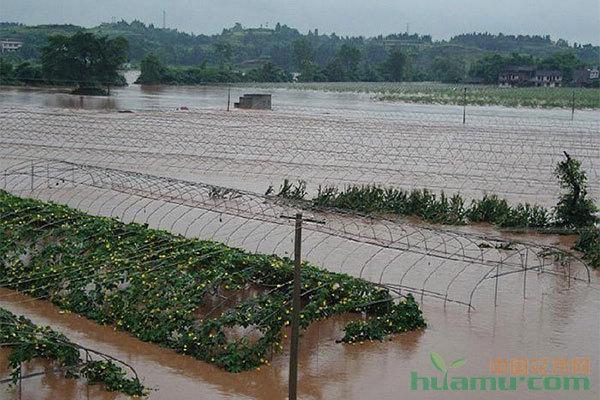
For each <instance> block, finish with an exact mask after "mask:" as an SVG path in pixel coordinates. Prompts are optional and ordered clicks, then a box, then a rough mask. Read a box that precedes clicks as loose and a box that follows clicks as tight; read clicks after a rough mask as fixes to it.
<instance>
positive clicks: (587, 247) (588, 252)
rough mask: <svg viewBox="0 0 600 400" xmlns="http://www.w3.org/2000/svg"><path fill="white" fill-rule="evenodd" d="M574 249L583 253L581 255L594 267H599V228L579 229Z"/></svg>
mask: <svg viewBox="0 0 600 400" xmlns="http://www.w3.org/2000/svg"><path fill="white" fill-rule="evenodd" d="M575 249H576V250H579V251H581V252H582V253H583V257H584V259H585V260H587V261H588V262H589V263H590V265H591V266H592V267H594V268H600V228H598V227H588V228H584V229H583V230H581V232H580V233H579V239H578V240H577V243H576V244H575Z"/></svg>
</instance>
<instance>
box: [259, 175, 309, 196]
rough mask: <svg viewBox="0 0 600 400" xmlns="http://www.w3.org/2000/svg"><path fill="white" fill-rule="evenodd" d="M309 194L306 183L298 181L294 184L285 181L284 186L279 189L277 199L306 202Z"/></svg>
mask: <svg viewBox="0 0 600 400" xmlns="http://www.w3.org/2000/svg"><path fill="white" fill-rule="evenodd" d="M267 193H269V190H267ZM307 194H308V193H307V191H306V182H305V181H298V182H297V183H296V184H292V183H290V181H289V180H288V179H284V181H283V184H282V185H281V187H280V188H279V193H277V197H282V198H285V199H293V200H304V198H305V197H306V195H307Z"/></svg>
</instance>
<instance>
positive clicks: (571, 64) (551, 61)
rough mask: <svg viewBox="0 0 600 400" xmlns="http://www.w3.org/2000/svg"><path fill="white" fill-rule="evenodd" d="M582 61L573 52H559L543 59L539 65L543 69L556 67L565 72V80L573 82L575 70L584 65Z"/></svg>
mask: <svg viewBox="0 0 600 400" xmlns="http://www.w3.org/2000/svg"><path fill="white" fill-rule="evenodd" d="M584 66H585V64H584V63H582V62H581V61H580V60H579V59H578V58H577V57H576V56H575V54H573V53H572V52H558V53H554V54H553V55H552V56H550V57H547V58H545V59H543V60H542V61H541V62H540V63H539V67H540V68H543V69H555V70H559V71H561V72H562V73H563V81H565V82H571V81H572V80H573V70H575V69H577V68H582V67H584Z"/></svg>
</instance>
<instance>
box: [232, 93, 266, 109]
mask: <svg viewBox="0 0 600 400" xmlns="http://www.w3.org/2000/svg"><path fill="white" fill-rule="evenodd" d="M233 106H234V107H235V108H241V109H245V110H270V109H271V95H270V94H245V95H243V96H242V97H240V101H239V102H237V103H233Z"/></svg>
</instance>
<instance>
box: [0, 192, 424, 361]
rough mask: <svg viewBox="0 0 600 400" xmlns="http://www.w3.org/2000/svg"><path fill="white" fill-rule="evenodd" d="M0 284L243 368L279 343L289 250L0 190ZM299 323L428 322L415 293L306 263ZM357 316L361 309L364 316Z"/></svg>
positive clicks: (373, 329) (400, 328)
mask: <svg viewBox="0 0 600 400" xmlns="http://www.w3.org/2000/svg"><path fill="white" fill-rule="evenodd" d="M0 276H1V277H2V278H1V281H0V284H1V285H3V286H5V287H10V288H12V289H15V290H18V291H20V292H22V293H26V294H29V295H30V296H33V297H37V298H47V299H50V300H51V301H52V302H54V303H55V304H57V305H58V306H59V307H61V308H63V309H65V310H71V311H73V312H76V313H78V314H80V315H83V316H85V317H87V318H89V319H92V320H94V321H97V322H100V323H102V324H113V325H115V326H116V328H118V329H121V330H124V331H127V332H130V333H131V334H133V335H135V336H136V337H138V338H140V339H141V340H144V341H149V342H155V343H159V344H161V345H164V346H167V347H170V348H173V349H175V350H177V351H179V352H182V353H185V354H189V355H192V356H194V357H196V358H198V359H201V360H205V361H208V362H211V363H214V364H216V365H218V366H220V367H222V368H225V369H227V370H228V371H233V372H237V371H243V370H248V369H251V368H256V367H258V366H260V365H261V364H264V363H267V362H268V361H267V358H268V355H269V354H270V352H271V351H273V350H274V351H277V350H279V349H281V348H282V340H283V339H284V336H285V333H284V328H285V327H286V326H287V325H288V324H289V323H290V315H291V314H290V312H291V292H292V287H291V280H292V277H293V266H292V262H291V260H289V259H287V258H280V257H277V256H274V255H255V254H249V253H247V252H244V251H242V250H239V249H235V248H230V247H227V246H225V245H222V244H218V243H214V242H210V241H201V240H193V239H187V238H184V237H181V236H176V235H173V234H170V233H168V232H165V231H158V230H153V229H149V228H148V227H147V226H143V225H139V224H124V223H121V222H119V221H117V220H116V219H110V218H102V217H94V216H90V215H87V214H85V213H82V212H79V211H77V210H73V209H70V208H68V207H66V206H61V205H56V204H51V203H44V202H41V201H37V200H31V199H23V198H19V197H15V196H12V195H10V194H8V193H6V192H2V191H0ZM302 305H303V306H302V310H301V315H300V316H301V322H300V323H301V327H302V328H306V327H307V326H308V325H309V324H310V323H312V322H314V321H317V320H321V319H325V318H328V317H331V316H334V315H340V314H346V313H361V314H362V315H363V316H366V317H363V318H364V319H363V320H362V321H359V322H354V323H350V324H349V325H348V326H347V327H346V330H345V335H344V336H343V338H341V340H342V341H344V342H347V343H351V342H356V341H363V340H370V339H379V340H381V339H383V338H385V337H387V336H388V335H390V334H394V333H398V332H404V331H408V330H414V329H418V328H421V327H424V326H425V322H424V320H423V317H422V314H421V311H420V309H419V307H418V305H417V304H416V302H415V301H414V299H413V298H412V296H408V297H406V298H402V299H401V300H399V301H398V299H395V298H394V297H392V295H391V294H390V292H389V291H388V290H387V289H384V288H381V287H379V286H377V285H375V284H373V283H370V282H367V281H365V280H362V279H356V278H353V277H351V276H349V275H345V274H338V273H331V272H327V271H325V270H322V269H319V268H316V267H314V266H311V265H309V264H306V263H305V264H304V265H303V268H302ZM357 318H359V317H357Z"/></svg>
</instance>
